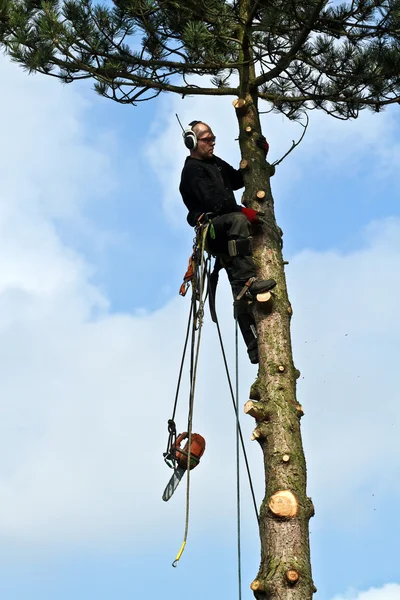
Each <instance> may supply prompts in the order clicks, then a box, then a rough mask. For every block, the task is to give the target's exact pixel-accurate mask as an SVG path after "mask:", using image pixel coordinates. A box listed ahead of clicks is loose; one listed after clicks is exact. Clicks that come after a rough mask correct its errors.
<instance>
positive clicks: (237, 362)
mask: <svg viewBox="0 0 400 600" xmlns="http://www.w3.org/2000/svg"><path fill="white" fill-rule="evenodd" d="M235 370H236V390H235V391H236V402H235V408H236V411H235V412H236V507H237V509H236V510H237V563H238V590H239V600H242V550H241V531H240V525H241V522H240V447H239V440H240V438H239V429H240V423H239V411H238V406H239V343H238V322H237V319H235Z"/></svg>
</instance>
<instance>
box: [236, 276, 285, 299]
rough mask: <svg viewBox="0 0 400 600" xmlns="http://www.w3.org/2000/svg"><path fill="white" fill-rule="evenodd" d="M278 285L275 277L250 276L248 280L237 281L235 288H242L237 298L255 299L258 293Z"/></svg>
mask: <svg viewBox="0 0 400 600" xmlns="http://www.w3.org/2000/svg"><path fill="white" fill-rule="evenodd" d="M275 286H276V281H275V279H259V280H257V279H255V278H254V277H250V279H248V280H247V281H244V282H238V283H235V288H236V289H238V290H240V291H238V293H237V295H236V299H237V300H240V299H241V298H247V299H248V300H255V298H256V296H257V294H262V293H264V292H269V291H270V290H272V289H273V288H274V287H275Z"/></svg>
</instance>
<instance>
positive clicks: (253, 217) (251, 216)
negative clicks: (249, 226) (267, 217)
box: [241, 206, 259, 223]
mask: <svg viewBox="0 0 400 600" xmlns="http://www.w3.org/2000/svg"><path fill="white" fill-rule="evenodd" d="M241 208H242V213H243V214H244V215H246V217H247V218H248V220H249V221H250V223H258V222H259V219H258V214H257V211H256V210H254V208H246V207H244V206H242V207H241Z"/></svg>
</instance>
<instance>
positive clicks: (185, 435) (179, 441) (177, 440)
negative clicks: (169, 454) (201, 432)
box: [174, 431, 188, 448]
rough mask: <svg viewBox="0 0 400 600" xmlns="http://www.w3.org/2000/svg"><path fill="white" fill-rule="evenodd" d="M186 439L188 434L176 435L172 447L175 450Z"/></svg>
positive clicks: (185, 432)
mask: <svg viewBox="0 0 400 600" xmlns="http://www.w3.org/2000/svg"><path fill="white" fill-rule="evenodd" d="M187 437H188V432H187V431H184V432H183V433H180V434H179V435H178V437H177V438H176V441H175V444H174V447H175V448H180V444H181V442H183V440H185V439H186V438H187Z"/></svg>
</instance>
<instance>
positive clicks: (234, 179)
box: [218, 158, 244, 190]
mask: <svg viewBox="0 0 400 600" xmlns="http://www.w3.org/2000/svg"><path fill="white" fill-rule="evenodd" d="M218 160H219V161H220V162H221V163H222V164H221V166H222V167H223V169H224V170H225V173H226V176H227V177H228V179H229V181H230V184H231V186H232V189H233V190H240V188H242V187H244V181H243V174H242V171H240V169H234V168H233V167H232V166H231V165H230V164H228V163H227V162H225V161H224V160H222V158H219V159H218Z"/></svg>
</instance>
